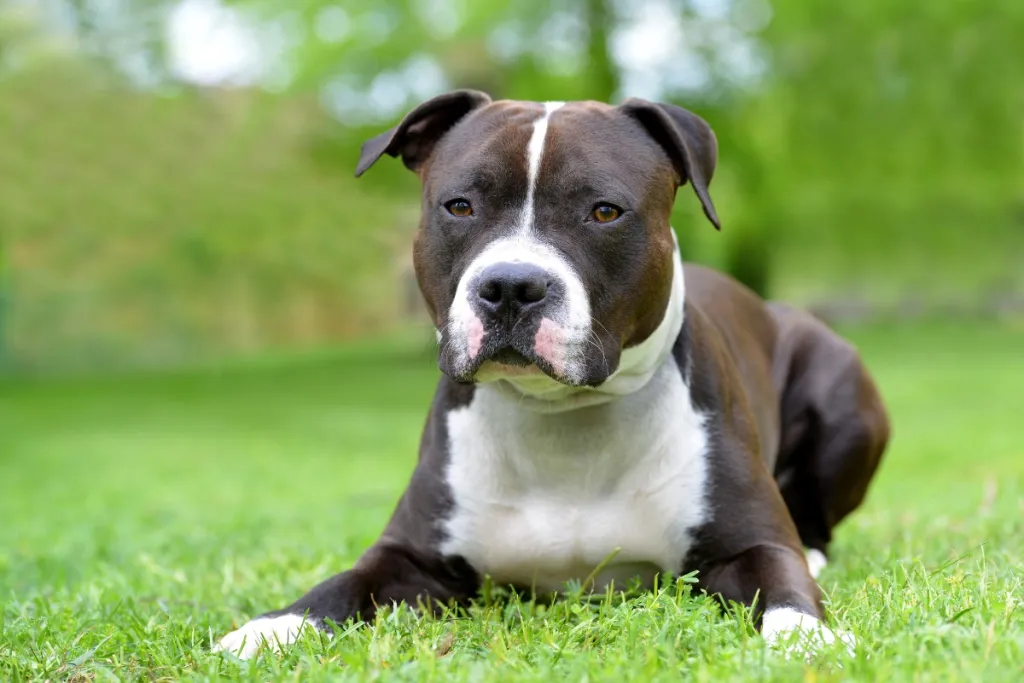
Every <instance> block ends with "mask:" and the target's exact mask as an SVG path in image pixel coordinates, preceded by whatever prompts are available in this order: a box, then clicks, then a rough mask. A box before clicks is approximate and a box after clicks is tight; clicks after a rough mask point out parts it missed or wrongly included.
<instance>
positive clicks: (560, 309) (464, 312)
mask: <svg viewBox="0 0 1024 683" xmlns="http://www.w3.org/2000/svg"><path fill="white" fill-rule="evenodd" d="M563 104H564V103H563V102H547V103H545V104H544V115H543V116H541V117H540V118H539V119H537V120H536V121H534V123H533V132H532V134H531V135H530V141H529V142H528V143H527V146H526V161H527V186H526V198H525V200H524V202H523V207H522V210H521V211H520V214H519V220H518V221H517V222H516V225H515V228H514V230H513V232H512V234H510V235H508V234H506V235H504V236H501V237H499V238H497V239H496V240H495V241H494V242H492V243H491V244H489V245H487V248H485V249H484V250H483V251H482V252H481V253H480V254H479V255H478V256H477V257H476V258H475V259H474V260H473V262H472V263H470V264H469V267H468V268H466V271H465V272H464V273H463V274H462V277H461V278H460V280H459V285H458V288H457V290H456V292H455V299H454V301H453V302H452V307H451V310H450V311H449V325H448V332H449V335H450V338H451V349H453V350H454V351H455V352H456V354H457V355H458V356H459V357H460V358H459V360H457V361H456V362H455V363H453V365H455V366H456V367H458V366H463V367H465V366H466V365H468V364H469V363H471V362H472V361H473V360H474V358H475V357H476V355H477V353H478V352H479V350H480V348H481V346H482V344H483V336H484V335H485V334H486V332H485V331H484V326H483V324H482V321H481V320H480V318H479V317H478V315H477V313H476V311H475V310H474V308H473V304H472V299H473V298H474V295H475V292H471V291H470V286H469V285H470V283H471V282H473V281H474V280H475V279H476V278H477V276H478V275H480V273H481V272H483V270H484V269H485V268H487V267H488V266H491V265H494V264H497V263H528V264H533V265H537V266H539V267H541V268H543V269H544V270H545V271H547V272H548V273H549V274H550V275H551V277H552V278H553V279H557V280H559V281H560V282H561V284H562V285H563V289H564V291H565V299H564V301H563V302H562V303H561V304H560V305H559V306H557V307H554V308H553V310H550V311H546V312H545V316H544V317H545V319H546V325H545V326H544V331H545V334H544V335H543V339H540V340H539V341H538V342H537V352H538V353H539V354H540V355H541V356H542V357H543V358H545V359H546V360H548V362H550V363H551V364H552V365H553V366H554V367H556V368H558V370H560V371H561V374H563V375H564V376H565V377H566V378H568V379H579V378H580V377H582V376H583V368H582V367H581V366H580V364H579V361H578V357H579V355H580V354H581V352H582V348H583V346H584V345H585V344H586V340H587V338H588V337H589V334H590V301H589V298H588V297H587V292H586V289H585V287H584V286H583V281H582V280H581V279H580V277H579V275H578V274H577V273H576V272H575V269H574V268H573V267H572V266H571V264H570V263H569V262H568V260H567V259H565V257H564V256H562V255H561V254H560V253H558V252H557V250H555V249H554V248H553V247H551V246H550V245H548V244H546V243H545V242H543V241H541V240H539V239H538V238H537V237H536V236H535V235H534V232H533V228H534V219H535V206H534V202H535V197H536V191H537V179H538V177H539V175H540V164H541V159H542V158H543V156H544V145H545V141H546V140H547V133H548V125H549V123H550V120H551V115H552V114H553V113H554V112H555V111H557V110H558V109H559V108H561V107H562V106H563Z"/></svg>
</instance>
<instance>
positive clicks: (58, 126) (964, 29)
mask: <svg viewBox="0 0 1024 683" xmlns="http://www.w3.org/2000/svg"><path fill="white" fill-rule="evenodd" d="M455 87H475V88H480V89H483V90H486V91H488V92H490V93H491V94H492V95H493V96H495V97H507V98H524V99H562V100H565V99H599V100H611V101H617V100H620V99H622V98H624V97H627V96H642V97H646V98H649V99H655V100H663V101H673V102H676V103H679V104H683V105H684V106H687V107H689V108H691V109H693V110H695V111H697V112H699V113H700V114H702V115H703V116H704V117H705V118H706V119H708V121H709V122H711V124H712V126H713V127H714V128H715V129H716V131H717V132H718V135H719V140H720V144H721V155H720V164H719V170H718V172H717V175H716V177H715V181H714V183H713V185H712V194H713V196H714V197H715V199H716V203H717V205H718V208H719V212H720V214H721V216H722V220H723V224H724V230H723V232H722V233H721V234H718V233H716V232H715V231H714V230H712V229H711V228H710V227H709V226H708V225H707V224H706V223H705V222H703V221H702V220H701V219H700V215H699V209H698V208H697V206H696V202H695V201H693V199H692V197H691V196H690V193H688V192H681V193H680V195H679V196H680V199H679V202H678V206H677V209H676V216H675V219H674V225H675V227H676V229H677V230H678V232H679V234H680V236H681V238H682V244H683V246H684V252H685V257H686V258H688V259H690V260H696V261H702V262H705V263H709V264H712V265H715V266H718V267H720V268H724V269H726V270H728V271H730V272H732V273H733V274H735V275H737V276H738V277H739V278H741V279H742V280H743V281H744V282H746V283H748V284H749V285H751V286H752V287H754V288H755V289H757V290H758V291H760V292H762V293H764V294H767V295H770V296H773V297H780V298H787V299H791V300H794V301H797V302H799V303H803V304H806V305H810V306H813V307H814V308H815V310H817V311H819V312H820V313H822V314H823V315H825V316H826V317H829V318H830V319H833V320H836V321H849V320H861V319H870V320H885V321H890V322H898V321H905V320H909V319H913V318H921V317H924V318H928V317H943V318H946V319H953V320H964V321H969V320H974V319H978V318H982V317H984V318H995V317H998V318H1002V319H1010V320H1014V319H1016V320H1019V319H1020V318H1021V316H1022V311H1024V2H1021V1H1020V0H987V1H982V0H941V1H940V0H902V1H895V0H857V1H856V2H822V1H821V0H650V1H647V2H631V1H629V0H556V1H555V2H538V1H536V0H518V1H514V2H513V1H509V0H495V1H489V2H469V1H468V0H373V1H370V0H365V1H360V0H342V1H341V2H336V1H333V0H250V1H245V0H234V1H232V2H227V1H226V0H155V1H149V2H146V1H144V0H138V1H132V0H0V177H2V179H3V182H2V183H0V249H2V252H0V254H2V256H0V258H2V265H0V367H2V368H3V371H5V372H8V373H60V372H67V371H82V370H86V371H107V370H124V369H130V368H139V367H153V366H157V367H172V366H180V365H188V364H193V363H198V362H205V361H208V360H212V359H224V358H235V357H242V356H253V355H261V354H266V353H280V352H288V353H290V352H291V351H293V350H303V349H309V348H314V347H322V346H326V345H331V344H334V343H337V342H339V341H343V340H349V339H352V338H355V337H360V336H367V335H379V334H382V333H386V332H391V331H394V330H400V329H406V328H412V329H417V330H422V331H424V332H426V331H427V322H426V321H425V319H424V318H423V317H422V313H421V311H420V309H419V304H418V298H417V293H416V291H415V284H414V281H413V279H412V273H411V263H410V254H409V251H410V244H411V235H412V231H413V230H414V228H415V224H416V211H417V208H418V187H417V182H416V179H415V178H414V176H412V174H409V173H407V172H406V171H405V170H404V169H403V168H402V167H401V164H398V163H385V164H381V165H380V166H378V167H377V168H375V169H374V170H373V172H372V173H370V174H368V176H367V177H366V178H364V179H363V180H361V181H358V182H357V181H356V180H354V178H353V177H352V171H353V168H354V165H355V160H356V157H357V150H358V146H359V144H360V143H361V141H362V140H363V139H365V138H366V137H368V136H370V135H372V134H376V133H377V132H379V131H381V130H383V129H385V128H388V127H390V126H392V125H394V124H395V122H396V121H397V120H398V119H399V118H400V117H401V115H402V114H403V113H404V112H405V111H407V110H408V109H409V108H411V107H412V106H414V105H415V104H416V103H418V102H419V101H421V100H423V99H425V98H428V97H430V96H433V95H435V94H438V93H440V92H443V91H445V90H448V89H450V88H455ZM428 338H429V337H427V336H424V339H428Z"/></svg>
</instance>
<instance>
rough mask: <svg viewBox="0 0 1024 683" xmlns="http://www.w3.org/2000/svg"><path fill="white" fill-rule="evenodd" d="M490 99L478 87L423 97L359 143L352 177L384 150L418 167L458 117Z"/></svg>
mask: <svg viewBox="0 0 1024 683" xmlns="http://www.w3.org/2000/svg"><path fill="white" fill-rule="evenodd" d="M490 101H491V98H490V97H489V96H488V95H487V94H486V93H482V92H480V91H478V90H456V91H454V92H450V93H447V94H445V95H439V96H437V97H435V98H434V99H432V100H427V101H426V102H424V103H423V104H421V105H420V106H418V107H416V108H415V109H413V110H412V111H411V112H409V113H408V114H406V116H405V118H404V119H402V122H401V123H400V124H398V125H397V126H395V127H394V128H392V129H391V130H389V131H387V132H386V133H381V134H380V135H378V136H377V137H375V138H370V139H369V140H367V141H366V142H364V143H363V147H362V150H361V151H360V154H359V164H358V165H357V166H356V177H357V178H358V177H359V176H361V175H362V174H363V173H365V172H366V170H367V169H369V168H370V167H371V166H373V164H374V163H375V162H376V161H377V160H378V159H380V158H381V156H383V155H384V154H388V155H389V156H392V157H402V162H403V163H404V164H405V166H406V168H408V169H410V170H412V171H416V170H418V169H419V168H420V166H422V165H423V162H424V161H426V159H427V157H429V156H430V153H431V152H432V151H433V149H434V145H436V144H437V142H438V140H440V139H441V138H442V137H443V136H444V134H445V133H447V132H448V131H449V130H450V129H451V128H452V126H454V125H455V124H456V123H458V122H459V119H461V118H462V117H464V116H465V115H466V114H468V113H469V112H471V111H473V110H474V109H477V108H479V107H482V106H484V105H486V104H489V103H490Z"/></svg>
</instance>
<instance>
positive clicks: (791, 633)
mask: <svg viewBox="0 0 1024 683" xmlns="http://www.w3.org/2000/svg"><path fill="white" fill-rule="evenodd" d="M761 635H762V636H764V639H765V641H767V642H768V644H769V645H771V646H772V647H778V648H780V649H782V650H783V651H784V652H785V654H786V656H789V655H791V654H794V653H802V654H804V655H805V656H806V657H810V656H812V655H813V654H814V653H815V652H816V651H818V650H820V649H822V648H826V647H831V646H832V645H833V643H835V642H837V641H838V642H840V643H842V644H843V645H844V646H845V648H846V652H847V653H848V654H849V655H850V656H851V657H852V656H853V654H854V649H855V648H856V646H857V641H856V639H855V638H854V637H853V634H850V633H843V632H841V631H840V632H835V631H832V630H831V629H829V628H828V627H827V626H825V625H824V624H823V623H821V621H820V620H819V619H818V618H817V617H813V616H811V615H810V614H804V613H803V612H800V611H799V610H795V609H792V608H790V607H775V608H772V609H769V610H768V611H767V612H765V613H764V618H763V620H762V622H761Z"/></svg>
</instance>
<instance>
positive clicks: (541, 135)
mask: <svg viewBox="0 0 1024 683" xmlns="http://www.w3.org/2000/svg"><path fill="white" fill-rule="evenodd" d="M564 104H565V103H564V102H545V103H544V116H542V117H541V118H539V119H537V120H536V121H535V122H534V124H533V135H531V136H530V143H529V144H528V145H527V146H526V162H527V167H526V168H527V171H526V182H527V185H526V202H525V203H524V204H523V214H522V217H521V218H520V219H519V229H518V231H517V232H519V233H529V232H530V231H531V230H532V229H533V214H534V208H533V198H534V195H535V194H536V191H537V176H538V175H540V160H541V157H543V156H544V141H545V140H546V139H547V136H548V121H549V120H550V119H551V115H552V114H554V113H555V111H557V110H558V109H561V108H562V106H563V105H564Z"/></svg>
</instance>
